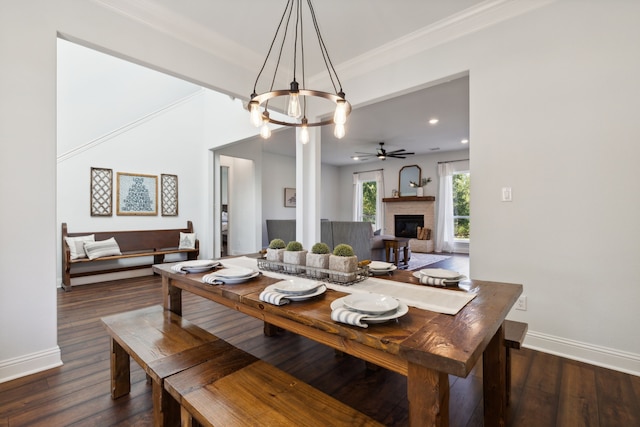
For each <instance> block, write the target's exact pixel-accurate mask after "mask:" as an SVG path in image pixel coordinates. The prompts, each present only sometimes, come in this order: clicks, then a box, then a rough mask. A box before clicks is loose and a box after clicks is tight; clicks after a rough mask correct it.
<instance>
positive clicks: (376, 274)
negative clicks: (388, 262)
mask: <svg viewBox="0 0 640 427" xmlns="http://www.w3.org/2000/svg"><path fill="white" fill-rule="evenodd" d="M397 269H398V267H396V266H395V265H392V266H391V267H390V268H388V269H386V270H372V269H369V272H370V273H371V274H373V275H374V276H378V275H380V274H387V273H390V272H392V271H394V270H397Z"/></svg>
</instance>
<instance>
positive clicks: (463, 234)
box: [453, 172, 470, 241]
mask: <svg viewBox="0 0 640 427" xmlns="http://www.w3.org/2000/svg"><path fill="white" fill-rule="evenodd" d="M469 190H470V176H469V172H455V173H454V174H453V235H454V237H455V239H456V240H466V241H468V240H469V230H470V219H469V200H470V197H469V196H470V191H469Z"/></svg>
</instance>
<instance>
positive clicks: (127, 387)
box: [111, 338, 131, 399]
mask: <svg viewBox="0 0 640 427" xmlns="http://www.w3.org/2000/svg"><path fill="white" fill-rule="evenodd" d="M129 369H130V368H129V354H128V353H127V352H126V351H125V349H123V348H122V346H121V345H120V344H118V342H117V341H116V340H114V339H113V338H112V339H111V398H112V399H117V398H119V397H122V396H124V395H125V394H129V392H130V391H131V376H130V371H129Z"/></svg>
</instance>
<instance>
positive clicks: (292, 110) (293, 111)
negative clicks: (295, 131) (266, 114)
mask: <svg viewBox="0 0 640 427" xmlns="http://www.w3.org/2000/svg"><path fill="white" fill-rule="evenodd" d="M287 114H288V115H289V117H293V118H296V119H299V118H300V117H302V109H301V108H300V91H299V90H298V82H297V81H295V80H294V81H292V82H291V90H290V92H289V106H288V107H287Z"/></svg>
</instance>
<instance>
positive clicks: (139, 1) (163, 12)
mask: <svg viewBox="0 0 640 427" xmlns="http://www.w3.org/2000/svg"><path fill="white" fill-rule="evenodd" d="M91 1H93V2H94V3H96V4H98V5H100V6H102V7H105V8H107V9H110V10H112V11H113V12H115V13H117V14H119V15H122V16H125V17H126V18H129V19H132V20H134V21H137V22H140V23H141V24H143V25H146V26H148V27H151V28H153V29H154V30H156V31H159V32H161V33H164V34H166V35H168V36H170V37H172V38H175V39H177V40H180V41H182V42H184V43H186V44H188V45H191V46H194V47H196V48H198V49H201V50H203V51H205V52H208V53H210V54H212V55H213V56H216V57H218V58H221V59H223V60H224V61H225V62H228V63H231V64H233V65H235V66H237V67H240V68H242V69H246V70H248V71H251V72H253V71H255V70H254V69H253V67H254V66H255V64H260V63H261V62H262V61H263V60H264V58H263V57H261V56H260V55H259V54H258V53H256V52H255V51H253V50H251V49H248V48H247V47H245V46H243V45H241V44H239V43H236V42H235V41H233V40H231V39H228V38H226V37H224V36H223V35H221V34H220V33H217V32H215V31H213V30H212V29H211V28H209V27H206V26H204V25H201V24H199V23H196V22H194V21H192V20H190V19H187V18H184V17H182V16H179V15H176V14H174V13H173V12H172V11H171V10H170V9H167V8H165V7H163V6H160V5H158V4H156V3H154V2H152V1H149V0H91ZM249 64H251V65H249Z"/></svg>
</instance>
